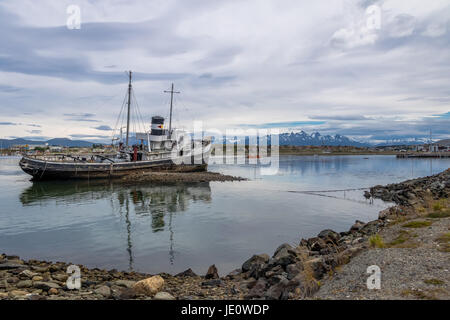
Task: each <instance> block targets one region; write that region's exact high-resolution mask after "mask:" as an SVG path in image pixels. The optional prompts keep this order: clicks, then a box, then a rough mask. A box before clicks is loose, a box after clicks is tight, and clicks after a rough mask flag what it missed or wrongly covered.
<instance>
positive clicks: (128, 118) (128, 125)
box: [126, 71, 132, 147]
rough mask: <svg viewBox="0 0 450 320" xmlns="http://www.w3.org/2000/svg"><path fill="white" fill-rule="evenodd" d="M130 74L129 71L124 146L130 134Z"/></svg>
mask: <svg viewBox="0 0 450 320" xmlns="http://www.w3.org/2000/svg"><path fill="white" fill-rule="evenodd" d="M131 74H132V72H131V71H129V72H128V75H129V82H128V113H127V140H126V146H127V147H128V136H129V134H130V108H131Z"/></svg>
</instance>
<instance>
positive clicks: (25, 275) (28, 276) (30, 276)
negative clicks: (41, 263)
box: [19, 269, 37, 278]
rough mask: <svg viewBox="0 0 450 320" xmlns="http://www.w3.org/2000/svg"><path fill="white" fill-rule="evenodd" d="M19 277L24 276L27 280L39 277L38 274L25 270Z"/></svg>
mask: <svg viewBox="0 0 450 320" xmlns="http://www.w3.org/2000/svg"><path fill="white" fill-rule="evenodd" d="M19 276H24V277H27V278H33V277H34V276H37V273H35V272H32V271H30V270H28V269H27V270H23V271H22V272H21V273H19Z"/></svg>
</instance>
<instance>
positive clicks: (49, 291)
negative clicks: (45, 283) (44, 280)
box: [48, 288, 58, 295]
mask: <svg viewBox="0 0 450 320" xmlns="http://www.w3.org/2000/svg"><path fill="white" fill-rule="evenodd" d="M48 294H50V295H56V294H58V289H56V288H50V289H49V290H48Z"/></svg>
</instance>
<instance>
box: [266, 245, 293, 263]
mask: <svg viewBox="0 0 450 320" xmlns="http://www.w3.org/2000/svg"><path fill="white" fill-rule="evenodd" d="M272 258H273V260H274V261H275V264H279V265H282V266H287V265H288V264H291V263H295V260H296V258H297V254H296V251H295V250H294V248H293V247H292V246H291V245H289V244H287V243H285V244H282V245H281V246H279V247H278V249H277V250H275V253H274V254H273V257H272Z"/></svg>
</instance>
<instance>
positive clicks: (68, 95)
mask: <svg viewBox="0 0 450 320" xmlns="http://www.w3.org/2000/svg"><path fill="white" fill-rule="evenodd" d="M77 3H78V4H79V5H80V7H81V9H82V25H81V29H80V30H68V29H67V28H66V26H65V23H66V18H67V14H66V7H67V5H68V4H72V2H70V1H68V0H62V1H57V2H55V1H50V0H41V1H39V3H37V2H35V1H31V0H21V1H13V0H4V1H2V2H1V4H0V30H1V34H2V46H1V48H0V108H1V110H2V122H3V123H14V124H15V125H11V124H8V125H5V124H4V125H1V126H0V136H2V135H3V136H10V135H15V136H21V135H26V134H27V130H29V129H30V128H29V127H27V125H26V124H27V123H36V124H44V123H45V126H44V125H43V127H42V129H41V130H42V135H43V136H60V137H63V136H65V137H69V136H71V135H77V134H86V133H89V132H91V131H93V128H94V129H96V130H100V131H107V130H101V129H98V128H101V127H103V125H102V124H105V127H106V126H108V127H110V128H111V126H112V125H113V124H114V123H115V122H116V119H117V116H118V113H119V112H120V108H121V105H122V103H123V99H124V95H125V93H126V89H127V80H128V79H127V76H126V74H125V73H124V71H125V70H133V71H135V72H134V76H133V80H134V82H133V88H134V90H135V95H136V98H137V100H138V102H139V108H140V110H141V112H142V114H143V117H144V119H145V121H147V122H148V121H149V119H150V118H151V116H152V115H156V114H162V115H166V114H167V113H168V101H169V100H168V99H169V97H168V96H167V95H166V94H164V93H163V91H164V90H166V89H167V88H168V87H169V86H170V84H171V83H172V82H173V83H175V87H176V89H177V90H178V91H181V94H180V95H177V97H175V105H174V123H175V124H176V125H177V126H184V127H186V128H188V129H189V128H191V126H192V122H193V120H202V121H204V123H205V124H207V125H208V126H211V127H217V128H221V129H224V128H229V127H239V128H242V127H250V128H251V127H258V126H266V127H274V126H279V127H282V128H284V129H286V130H287V129H289V128H291V127H309V128H314V130H316V129H317V130H320V132H321V133H322V132H323V133H324V134H335V133H346V134H348V135H350V136H352V137H366V138H367V139H369V138H370V136H382V135H402V134H409V135H411V136H417V135H427V134H428V133H427V132H429V128H430V127H433V132H435V133H433V134H436V135H440V136H446V135H447V136H448V135H449V130H448V122H445V121H446V120H447V121H448V118H446V117H445V116H442V117H438V116H434V115H443V114H445V113H446V112H448V110H449V103H450V95H449V91H448V88H449V85H450V37H449V28H448V27H449V21H450V5H449V4H448V1H440V0H435V1H429V2H424V1H421V0H410V1H407V2H404V1H397V0H368V1H360V0H339V1H332V2H326V3H325V2H320V1H317V2H314V1H306V2H305V1H304V2H300V1H295V0H286V1H283V3H281V2H279V1H275V0H269V1H264V2H261V1H257V0H248V1H237V0H229V1H199V0H193V1H189V3H187V2H186V3H184V2H179V1H177V2H175V1H143V0H130V1H127V2H123V1H113V2H108V3H106V4H100V3H99V2H97V1H90V0H79V1H77ZM371 5H376V6H378V7H379V8H380V9H381V11H380V13H381V24H380V28H372V27H371V25H370V23H368V18H370V17H371V14H370V13H367V8H368V7H369V6H371ZM318 22H320V23H318ZM94 113H95V114H94ZM61 115H62V116H61ZM431 118H433V119H431ZM19 124H20V125H19ZM146 124H148V123H146ZM105 129H106V128H105ZM100 133H101V132H100Z"/></svg>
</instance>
